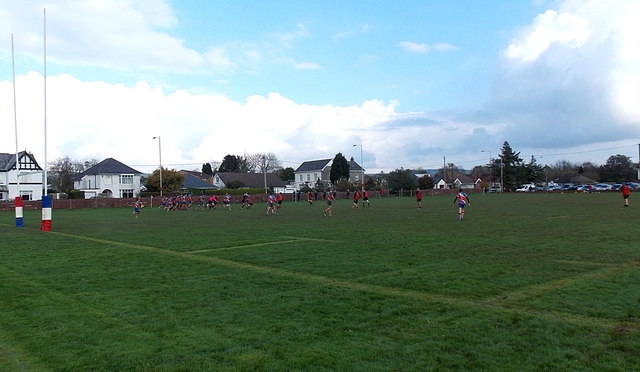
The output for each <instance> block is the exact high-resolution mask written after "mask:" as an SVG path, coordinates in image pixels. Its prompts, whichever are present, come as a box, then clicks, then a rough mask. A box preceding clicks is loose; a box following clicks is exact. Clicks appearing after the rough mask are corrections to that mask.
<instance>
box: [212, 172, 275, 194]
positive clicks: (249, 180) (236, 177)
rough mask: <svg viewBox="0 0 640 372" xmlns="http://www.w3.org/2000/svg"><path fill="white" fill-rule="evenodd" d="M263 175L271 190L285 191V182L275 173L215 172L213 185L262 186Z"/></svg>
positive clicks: (224, 186)
mask: <svg viewBox="0 0 640 372" xmlns="http://www.w3.org/2000/svg"><path fill="white" fill-rule="evenodd" d="M265 176H266V183H267V187H268V188H270V189H271V190H273V192H276V193H277V192H285V187H286V184H287V183H286V182H285V181H283V180H281V179H280V176H279V175H278V174H277V173H266V175H265V174H263V173H231V172H228V173H227V172H216V173H215V174H214V175H213V185H214V186H216V187H219V188H221V189H224V188H237V189H241V188H245V187H247V188H264V187H265Z"/></svg>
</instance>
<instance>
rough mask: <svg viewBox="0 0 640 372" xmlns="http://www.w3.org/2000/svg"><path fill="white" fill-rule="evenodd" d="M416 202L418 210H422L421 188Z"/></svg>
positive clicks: (417, 193) (418, 190)
mask: <svg viewBox="0 0 640 372" xmlns="http://www.w3.org/2000/svg"><path fill="white" fill-rule="evenodd" d="M416 202H418V208H422V190H420V188H419V187H418V188H417V189H416Z"/></svg>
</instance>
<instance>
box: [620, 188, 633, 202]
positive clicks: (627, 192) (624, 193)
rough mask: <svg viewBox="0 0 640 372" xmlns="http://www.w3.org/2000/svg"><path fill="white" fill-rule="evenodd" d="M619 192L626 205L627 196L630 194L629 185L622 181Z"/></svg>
mask: <svg viewBox="0 0 640 372" xmlns="http://www.w3.org/2000/svg"><path fill="white" fill-rule="evenodd" d="M620 192H622V198H623V199H624V206H625V207H628V206H629V196H630V195H631V189H630V188H629V185H627V184H626V183H623V184H622V187H621V188H620Z"/></svg>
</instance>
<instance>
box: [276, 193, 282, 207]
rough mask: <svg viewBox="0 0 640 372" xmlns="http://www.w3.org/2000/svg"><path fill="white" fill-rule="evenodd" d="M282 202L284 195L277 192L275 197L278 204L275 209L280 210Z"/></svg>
mask: <svg viewBox="0 0 640 372" xmlns="http://www.w3.org/2000/svg"><path fill="white" fill-rule="evenodd" d="M283 200H284V195H282V193H281V192H279V193H278V195H277V196H276V202H278V206H277V207H276V208H277V209H280V207H282V201H283Z"/></svg>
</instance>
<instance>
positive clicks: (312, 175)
mask: <svg viewBox="0 0 640 372" xmlns="http://www.w3.org/2000/svg"><path fill="white" fill-rule="evenodd" d="M332 163H333V159H321V160H310V161H305V162H303V163H302V164H300V166H299V167H298V169H296V170H295V172H294V174H295V185H296V187H297V188H298V189H299V188H301V187H303V186H309V187H311V188H313V187H315V185H316V183H317V182H318V181H320V182H322V184H323V185H324V186H327V185H330V184H331V180H330V175H331V164H332ZM347 163H348V164H349V180H350V181H351V182H353V183H360V182H361V180H362V173H363V169H362V167H361V166H360V164H358V163H356V162H355V161H354V160H353V158H351V160H349V161H347Z"/></svg>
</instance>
